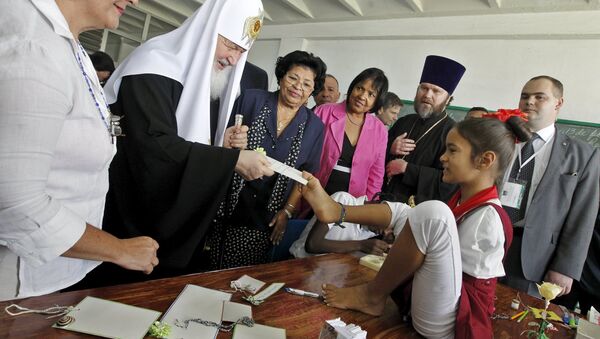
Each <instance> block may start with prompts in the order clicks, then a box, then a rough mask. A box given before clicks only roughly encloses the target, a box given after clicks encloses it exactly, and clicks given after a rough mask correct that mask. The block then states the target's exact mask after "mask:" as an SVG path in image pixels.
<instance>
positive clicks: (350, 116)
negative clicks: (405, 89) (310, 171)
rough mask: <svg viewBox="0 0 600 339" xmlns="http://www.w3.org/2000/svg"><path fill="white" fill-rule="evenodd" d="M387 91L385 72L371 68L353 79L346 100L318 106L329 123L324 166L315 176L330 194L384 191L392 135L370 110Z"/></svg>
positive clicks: (327, 124) (317, 111)
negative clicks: (388, 150)
mask: <svg viewBox="0 0 600 339" xmlns="http://www.w3.org/2000/svg"><path fill="white" fill-rule="evenodd" d="M387 90H388V79H387V77H386V76H385V74H384V73H383V71H382V70H380V69H378V68H367V69H365V70H364V71H362V72H361V73H360V74H359V75H358V76H356V78H354V80H352V83H351V84H350V87H349V88H348V92H347V94H346V97H347V99H346V101H343V102H341V103H339V104H325V105H321V106H319V107H317V108H316V109H315V114H316V115H317V116H319V117H320V118H321V120H322V121H323V123H324V124H325V139H324V141H323V152H322V154H321V169H320V170H319V172H318V173H317V174H316V175H315V177H317V178H318V179H319V181H320V182H321V184H322V185H323V186H324V187H325V191H327V193H329V194H333V193H335V192H338V191H344V192H349V193H350V194H352V195H353V196H355V197H360V196H363V195H366V196H367V197H368V199H369V200H371V199H372V198H373V196H374V195H375V193H377V192H379V191H380V190H381V184H382V183H383V176H384V172H385V149H386V145H387V136H388V134H387V129H386V128H385V126H384V125H383V123H381V121H380V120H379V119H377V117H375V115H374V114H369V112H377V110H378V109H379V107H380V106H381V101H382V98H383V96H384V95H385V93H386V92H387Z"/></svg>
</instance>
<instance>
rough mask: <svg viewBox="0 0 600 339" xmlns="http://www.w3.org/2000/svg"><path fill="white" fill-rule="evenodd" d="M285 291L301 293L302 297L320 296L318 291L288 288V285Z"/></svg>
mask: <svg viewBox="0 0 600 339" xmlns="http://www.w3.org/2000/svg"><path fill="white" fill-rule="evenodd" d="M285 291H286V292H288V293H291V294H295V295H301V296H304V297H312V298H320V297H321V296H320V295H319V294H318V293H314V292H307V291H303V290H299V289H295V288H290V287H286V288H285Z"/></svg>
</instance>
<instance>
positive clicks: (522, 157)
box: [501, 76, 600, 296]
mask: <svg viewBox="0 0 600 339" xmlns="http://www.w3.org/2000/svg"><path fill="white" fill-rule="evenodd" d="M563 101H564V99H563V86H562V84H561V82H560V81H558V80H556V79H554V78H552V77H549V76H538V77H534V78H532V79H531V80H529V81H528V82H527V83H526V84H525V86H524V87H523V90H522V91H521V99H520V101H519V109H520V110H521V111H523V112H525V113H527V114H528V115H529V121H528V123H527V124H528V126H529V127H530V128H531V130H532V131H533V132H535V133H534V136H533V138H532V139H531V140H530V141H529V142H527V143H524V144H520V145H518V146H517V148H518V152H517V154H516V156H515V159H514V161H513V166H512V167H511V170H509V171H507V173H506V175H505V180H504V184H503V187H502V196H501V201H502V204H503V206H504V208H505V209H506V210H507V212H508V213H509V215H510V217H511V220H512V222H513V226H514V239H513V243H512V246H511V247H510V249H509V250H508V253H507V255H506V258H505V261H504V267H505V270H506V277H505V278H504V281H503V282H505V283H506V284H508V285H509V286H512V287H514V288H517V289H520V290H522V291H526V292H527V293H529V294H531V295H535V296H539V294H538V293H537V288H536V286H535V284H534V283H536V282H540V281H542V280H543V281H547V282H552V283H555V284H557V285H560V286H562V287H563V292H562V294H568V293H569V292H570V290H571V286H572V284H573V280H579V279H580V277H581V272H582V270H583V265H584V263H585V260H586V255H587V253H588V246H589V243H590V239H591V236H592V231H593V228H594V221H595V219H596V213H597V211H598V202H599V199H600V197H599V194H600V183H599V178H600V155H599V153H598V150H597V149H595V148H593V147H592V146H590V145H588V144H586V143H583V142H581V141H579V140H575V139H572V138H570V137H568V136H566V135H563V134H561V133H558V132H557V130H556V127H555V125H554V123H555V121H556V119H557V116H558V112H559V110H560V108H561V107H562V105H563Z"/></svg>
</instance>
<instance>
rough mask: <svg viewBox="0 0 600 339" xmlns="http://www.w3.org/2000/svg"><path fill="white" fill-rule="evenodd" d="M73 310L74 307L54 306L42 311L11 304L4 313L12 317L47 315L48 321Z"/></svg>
mask: <svg viewBox="0 0 600 339" xmlns="http://www.w3.org/2000/svg"><path fill="white" fill-rule="evenodd" d="M72 309H73V306H58V305H55V306H52V307H48V308H44V309H41V310H36V309H31V308H27V307H22V306H19V305H17V304H10V305H8V306H6V307H5V308H4V312H6V313H7V314H8V315H10V316H13V317H15V316H18V315H22V314H29V313H36V314H42V315H47V317H46V319H50V318H56V317H61V316H63V315H65V314H67V313H69V312H71V310H72Z"/></svg>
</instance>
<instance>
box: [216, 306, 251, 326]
mask: <svg viewBox="0 0 600 339" xmlns="http://www.w3.org/2000/svg"><path fill="white" fill-rule="evenodd" d="M243 317H248V318H250V319H252V307H250V306H248V305H244V304H240V303H234V302H231V301H223V318H222V320H223V321H228V322H232V323H234V322H236V321H238V320H239V319H241V318H243ZM242 326H243V325H242Z"/></svg>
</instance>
